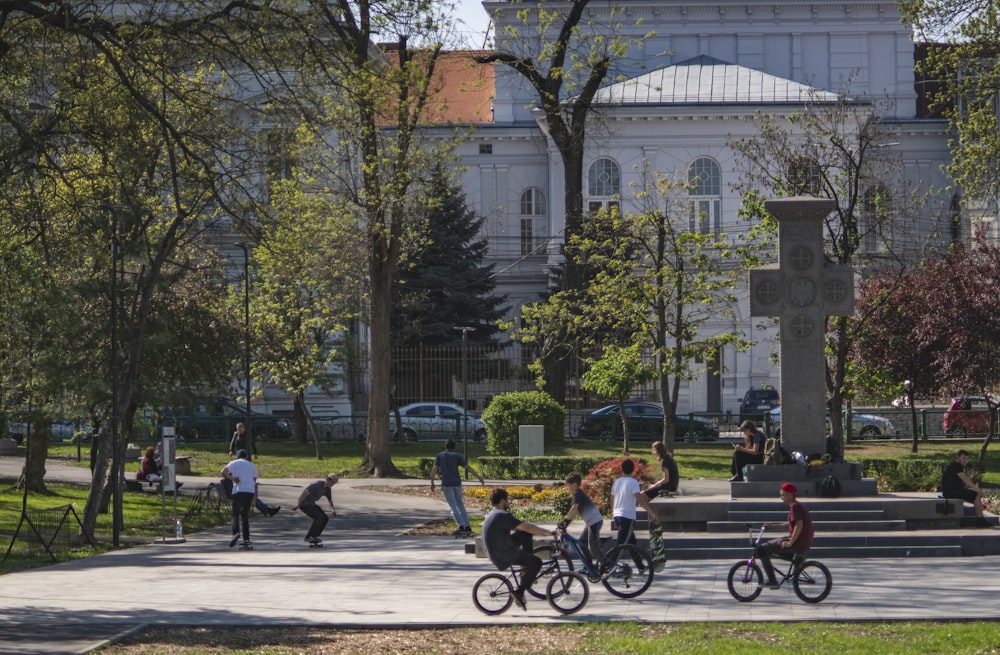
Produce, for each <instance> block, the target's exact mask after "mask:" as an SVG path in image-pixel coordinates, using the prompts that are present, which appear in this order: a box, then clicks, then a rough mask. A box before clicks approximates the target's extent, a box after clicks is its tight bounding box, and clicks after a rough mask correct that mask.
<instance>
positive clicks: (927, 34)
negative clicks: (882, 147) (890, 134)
mask: <svg viewBox="0 0 1000 655" xmlns="http://www.w3.org/2000/svg"><path fill="white" fill-rule="evenodd" d="M900 9H901V11H902V12H903V16H904V18H905V19H906V20H908V21H909V22H910V23H911V24H912V25H913V29H914V32H915V38H914V40H915V42H917V43H918V44H923V45H924V47H925V49H926V57H925V58H923V59H922V60H919V61H918V62H917V73H918V75H919V76H920V77H921V78H922V79H923V80H926V81H927V82H926V83H925V87H924V88H925V89H927V90H928V92H929V95H930V101H931V107H932V111H935V112H937V113H940V114H943V115H944V116H945V117H947V118H948V122H949V123H950V125H951V129H952V130H953V134H954V135H955V136H954V138H952V140H951V144H950V145H951V155H952V159H951V162H950V163H949V164H948V166H947V167H946V171H947V173H948V175H949V176H950V177H951V179H953V180H954V181H955V182H956V184H957V185H958V187H959V188H960V189H961V192H962V195H963V196H964V197H965V199H966V207H967V208H968V209H972V210H974V211H988V212H992V213H995V212H996V208H997V198H998V197H1000V166H998V162H1000V136H998V135H1000V122H998V121H1000V117H998V115H997V109H996V89H997V87H998V86H1000V66H998V63H997V52H998V50H1000V38H998V34H997V29H996V22H997V7H996V3H994V2H990V1H987V0H970V1H966V0H904V1H903V2H901V3H900Z"/></svg>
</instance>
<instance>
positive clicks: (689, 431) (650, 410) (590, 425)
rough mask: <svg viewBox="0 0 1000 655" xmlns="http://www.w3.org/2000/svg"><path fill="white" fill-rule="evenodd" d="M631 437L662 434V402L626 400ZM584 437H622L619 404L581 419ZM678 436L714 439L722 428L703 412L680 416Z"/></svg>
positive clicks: (689, 438)
mask: <svg viewBox="0 0 1000 655" xmlns="http://www.w3.org/2000/svg"><path fill="white" fill-rule="evenodd" d="M625 416H626V417H627V418H628V431H629V437H630V438H633V439H636V438H650V439H655V438H659V437H660V435H662V434H663V406H662V405H660V404H659V403H653V402H646V401H633V402H628V403H625ZM579 435H580V438H581V439H620V438H621V437H622V421H621V413H620V409H619V407H618V405H608V406H606V407H602V408H600V409H596V410H594V411H593V412H591V413H590V414H587V415H586V416H584V417H583V419H582V420H581V422H580V431H579ZM676 438H677V439H683V440H685V441H714V440H716V439H718V438H719V428H718V426H716V425H715V423H713V422H712V421H710V420H709V419H707V418H704V417H701V416H690V415H687V414H684V415H680V416H677V434H676Z"/></svg>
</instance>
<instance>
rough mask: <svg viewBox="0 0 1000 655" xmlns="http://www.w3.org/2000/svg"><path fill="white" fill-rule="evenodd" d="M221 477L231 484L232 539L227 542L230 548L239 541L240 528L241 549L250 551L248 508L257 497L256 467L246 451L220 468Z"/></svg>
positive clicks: (237, 454)
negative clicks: (241, 535)
mask: <svg viewBox="0 0 1000 655" xmlns="http://www.w3.org/2000/svg"><path fill="white" fill-rule="evenodd" d="M222 477H223V478H225V479H227V480H229V481H230V482H232V483H233V495H232V499H233V539H232V541H230V542H229V547H230V548H232V547H233V546H235V545H236V542H237V541H239V540H240V528H241V527H242V532H243V546H242V548H243V549H246V550H252V549H253V546H251V545H250V508H251V507H253V499H254V497H255V496H256V495H257V467H256V466H254V465H253V463H252V462H250V454H249V453H248V452H247V451H246V450H240V451H239V452H237V453H236V459H234V460H233V461H231V462H229V463H228V464H226V465H225V466H224V467H223V468H222Z"/></svg>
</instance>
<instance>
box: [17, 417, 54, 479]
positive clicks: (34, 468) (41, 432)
mask: <svg viewBox="0 0 1000 655" xmlns="http://www.w3.org/2000/svg"><path fill="white" fill-rule="evenodd" d="M47 428H48V426H46V425H44V421H37V422H33V423H32V425H31V434H30V435H29V437H28V441H27V448H26V451H27V453H26V455H25V457H24V471H23V474H22V477H23V479H24V485H25V488H26V489H27V490H28V492H29V493H38V494H46V495H48V493H49V490H48V487H46V486H45V460H46V459H47V458H48V456H49V435H48V430H47Z"/></svg>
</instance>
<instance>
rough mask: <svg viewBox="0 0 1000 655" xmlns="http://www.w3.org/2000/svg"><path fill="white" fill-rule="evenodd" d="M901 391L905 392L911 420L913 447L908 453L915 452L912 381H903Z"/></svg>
mask: <svg viewBox="0 0 1000 655" xmlns="http://www.w3.org/2000/svg"><path fill="white" fill-rule="evenodd" d="M903 391H905V392H906V404H907V405H909V406H910V418H911V419H912V420H913V445H912V446H910V452H911V453H915V452H917V436H918V435H917V408H916V407H915V406H914V404H913V380H904V381H903Z"/></svg>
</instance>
